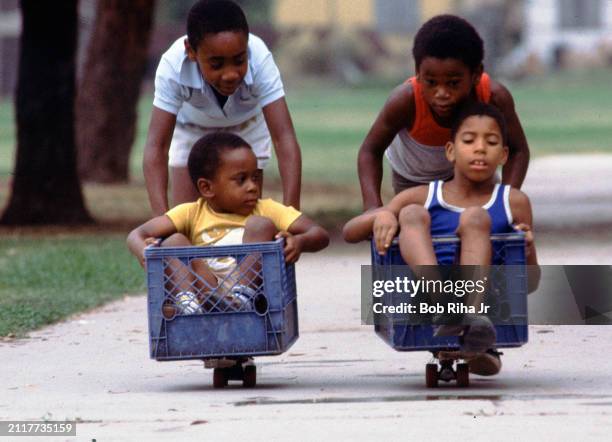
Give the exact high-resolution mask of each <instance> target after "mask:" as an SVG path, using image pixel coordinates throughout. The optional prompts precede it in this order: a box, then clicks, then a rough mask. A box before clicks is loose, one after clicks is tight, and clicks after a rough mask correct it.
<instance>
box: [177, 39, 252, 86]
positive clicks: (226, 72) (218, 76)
mask: <svg viewBox="0 0 612 442" xmlns="http://www.w3.org/2000/svg"><path fill="white" fill-rule="evenodd" d="M248 41H249V40H248V35H246V34H245V33H244V32H236V31H224V32H219V33H217V34H206V35H205V36H204V38H203V39H202V41H201V42H200V45H199V46H198V47H197V48H196V49H195V50H194V48H192V47H191V46H190V45H189V42H188V41H187V39H185V49H187V55H188V57H189V59H190V60H192V61H195V62H197V63H198V66H199V67H200V72H202V76H203V77H204V80H206V81H207V82H208V83H209V84H210V85H211V86H212V87H214V88H215V89H216V90H217V92H219V93H220V94H221V95H225V96H230V95H232V94H233V93H234V92H236V89H238V86H240V83H241V82H242V79H243V78H244V76H245V75H246V73H247V67H248V56H247V46H248Z"/></svg>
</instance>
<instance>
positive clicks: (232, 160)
mask: <svg viewBox="0 0 612 442" xmlns="http://www.w3.org/2000/svg"><path fill="white" fill-rule="evenodd" d="M220 160H221V161H220V164H219V168H218V169H217V173H216V174H215V176H214V178H212V179H210V180H207V179H205V178H200V179H199V180H198V190H199V191H200V194H201V195H202V196H203V197H204V198H205V199H206V200H207V201H208V203H209V204H210V206H211V207H212V209H213V210H215V211H217V212H221V213H235V214H238V215H243V216H246V215H249V214H250V213H251V212H252V211H253V209H255V205H256V204H257V200H258V199H259V197H260V196H261V195H260V188H261V185H260V184H261V178H262V175H261V170H259V169H257V158H256V157H255V154H254V153H253V151H252V150H251V149H249V148H248V147H244V148H238V149H231V150H230V149H227V150H224V151H223V152H222V153H221V158H220Z"/></svg>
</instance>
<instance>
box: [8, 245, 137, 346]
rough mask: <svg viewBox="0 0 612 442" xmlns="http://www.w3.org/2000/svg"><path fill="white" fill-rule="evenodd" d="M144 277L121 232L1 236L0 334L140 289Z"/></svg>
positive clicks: (51, 320) (48, 322) (18, 330)
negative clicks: (101, 234) (45, 236)
mask: <svg viewBox="0 0 612 442" xmlns="http://www.w3.org/2000/svg"><path fill="white" fill-rule="evenodd" d="M144 278H145V277H144V273H143V271H142V269H141V268H140V266H139V265H138V263H137V262H136V260H135V259H133V258H132V257H131V256H130V255H129V253H128V251H127V249H126V248H125V240H124V237H123V235H117V234H114V235H105V236H104V237H97V236H94V235H86V236H84V235H67V236H66V235H59V236H54V237H52V238H44V237H41V236H29V237H20V236H16V237H10V238H6V237H5V238H3V239H2V241H0V281H1V283H0V336H6V335H8V334H16V335H20V334H22V333H24V332H26V331H27V330H30V329H34V328H38V327H41V326H43V325H46V324H50V323H52V322H55V321H57V320H60V319H62V318H65V317H66V316H68V315H71V314H73V313H76V312H79V311H83V310H86V309H90V308H92V307H96V306H99V305H102V304H103V303H105V302H108V301H110V300H112V299H115V298H118V297H121V296H123V295H125V294H130V293H135V292H143V291H144Z"/></svg>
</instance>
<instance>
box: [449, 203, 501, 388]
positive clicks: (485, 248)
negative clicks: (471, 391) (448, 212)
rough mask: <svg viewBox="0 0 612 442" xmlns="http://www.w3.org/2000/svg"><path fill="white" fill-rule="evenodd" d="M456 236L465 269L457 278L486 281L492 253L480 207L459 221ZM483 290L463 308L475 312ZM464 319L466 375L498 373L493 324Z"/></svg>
mask: <svg viewBox="0 0 612 442" xmlns="http://www.w3.org/2000/svg"><path fill="white" fill-rule="evenodd" d="M457 235H458V236H459V238H460V239H461V255H460V259H459V262H460V264H461V265H462V266H469V267H463V268H462V274H461V278H462V279H463V280H464V281H467V280H473V281H477V280H480V281H482V280H485V278H487V279H488V275H489V266H490V264H491V253H492V246H491V238H490V235H491V218H490V216H489V213H488V212H487V211H486V210H485V209H483V208H482V207H469V208H467V209H466V210H465V211H464V212H463V213H462V214H461V216H460V218H459V228H458V229H457ZM487 288H488V284H485V290H484V291H483V292H482V293H480V294H478V293H474V294H473V296H470V297H469V298H468V299H467V300H466V304H467V305H472V306H476V308H477V310H479V307H480V304H481V303H482V301H483V296H484V294H485V293H486V292H487ZM465 319H466V320H467V323H468V324H467V329H466V331H465V333H464V335H463V346H462V348H463V349H464V350H466V353H465V356H464V357H465V359H466V361H467V362H468V364H469V367H470V372H472V373H475V374H479V375H483V376H491V375H494V374H497V373H499V370H500V369H501V360H500V358H499V355H498V354H497V352H495V351H494V350H493V349H492V348H493V347H494V346H495V339H496V333H495V327H494V325H493V323H492V322H491V320H490V319H489V318H488V317H487V316H483V315H467V316H466V318H465Z"/></svg>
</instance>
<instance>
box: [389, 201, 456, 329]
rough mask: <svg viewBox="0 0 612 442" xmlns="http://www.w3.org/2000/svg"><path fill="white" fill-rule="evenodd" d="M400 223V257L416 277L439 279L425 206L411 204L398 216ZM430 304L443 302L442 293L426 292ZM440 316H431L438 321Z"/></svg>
mask: <svg viewBox="0 0 612 442" xmlns="http://www.w3.org/2000/svg"><path fill="white" fill-rule="evenodd" d="M398 221H399V225H400V234H399V246H400V252H401V254H402V258H404V261H405V262H406V264H408V265H409V266H410V267H411V270H412V273H413V274H414V277H415V278H416V279H420V278H424V279H425V280H426V281H440V280H441V275H440V272H439V271H438V267H437V265H438V259H437V258H436V253H435V251H434V248H433V242H432V239H431V233H430V232H431V218H430V216H429V212H428V211H427V209H425V207H423V206H419V205H416V204H411V205H408V206H406V207H404V208H403V209H402V210H401V211H400V213H399V216H398ZM427 294H428V295H429V300H430V303H431V304H437V303H444V301H445V299H444V298H443V297H444V294H441V293H436V292H431V291H430V292H428V293H427ZM441 318H442V317H441V316H440V317H437V318H433V320H434V322H438V321H439V320H440V319H441Z"/></svg>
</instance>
